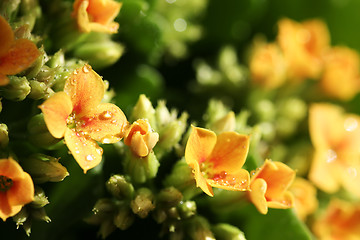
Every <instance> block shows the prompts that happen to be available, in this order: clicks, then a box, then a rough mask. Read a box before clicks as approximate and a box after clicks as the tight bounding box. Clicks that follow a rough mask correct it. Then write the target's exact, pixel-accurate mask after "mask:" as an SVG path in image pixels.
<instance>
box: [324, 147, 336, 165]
mask: <svg viewBox="0 0 360 240" xmlns="http://www.w3.org/2000/svg"><path fill="white" fill-rule="evenodd" d="M336 158H337V154H336V152H335V151H334V150H332V149H329V150H328V151H327V153H326V162H327V163H331V162H333V161H335V160H336Z"/></svg>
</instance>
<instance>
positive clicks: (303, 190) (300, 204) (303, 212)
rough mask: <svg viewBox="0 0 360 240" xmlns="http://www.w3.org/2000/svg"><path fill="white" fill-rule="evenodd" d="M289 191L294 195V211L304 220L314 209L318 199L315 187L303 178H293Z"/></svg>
mask: <svg viewBox="0 0 360 240" xmlns="http://www.w3.org/2000/svg"><path fill="white" fill-rule="evenodd" d="M289 191H290V192H292V194H293V195H294V200H295V202H294V208H295V212H296V213H297V215H298V216H299V218H300V219H301V220H303V221H304V220H305V219H306V217H307V216H308V215H309V214H312V213H313V212H315V211H316V209H317V207H318V200H317V198H316V188H315V187H314V185H312V184H311V183H310V182H309V181H307V180H306V179H304V178H300V177H297V178H295V180H294V182H293V184H292V185H291V186H290V188H289Z"/></svg>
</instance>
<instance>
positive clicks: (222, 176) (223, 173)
mask: <svg viewBox="0 0 360 240" xmlns="http://www.w3.org/2000/svg"><path fill="white" fill-rule="evenodd" d="M226 175H227V172H225V171H221V172H220V173H219V177H220V178H226Z"/></svg>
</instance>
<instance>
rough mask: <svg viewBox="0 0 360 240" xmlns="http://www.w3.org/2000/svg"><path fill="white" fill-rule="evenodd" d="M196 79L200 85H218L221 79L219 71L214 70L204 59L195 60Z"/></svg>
mask: <svg viewBox="0 0 360 240" xmlns="http://www.w3.org/2000/svg"><path fill="white" fill-rule="evenodd" d="M195 68H196V80H197V81H198V83H199V84H201V85H210V86H214V85H218V84H219V83H220V82H221V81H222V76H221V73H220V72H219V71H217V70H214V69H213V68H212V67H211V66H209V65H208V64H207V63H206V62H205V61H203V60H198V61H195Z"/></svg>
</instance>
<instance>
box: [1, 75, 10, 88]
mask: <svg viewBox="0 0 360 240" xmlns="http://www.w3.org/2000/svg"><path fill="white" fill-rule="evenodd" d="M9 82H10V80H9V78H8V77H7V76H6V75H3V74H0V86H5V85H7V84H8V83H9Z"/></svg>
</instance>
